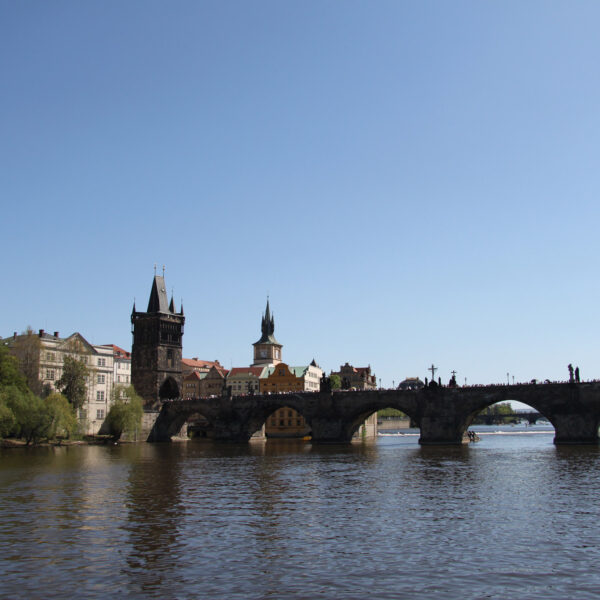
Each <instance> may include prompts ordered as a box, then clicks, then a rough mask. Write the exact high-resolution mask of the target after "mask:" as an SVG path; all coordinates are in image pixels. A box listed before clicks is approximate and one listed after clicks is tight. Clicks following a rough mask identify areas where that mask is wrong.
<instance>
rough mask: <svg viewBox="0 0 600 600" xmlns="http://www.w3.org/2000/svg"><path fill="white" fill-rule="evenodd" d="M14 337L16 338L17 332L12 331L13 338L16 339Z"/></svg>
mask: <svg viewBox="0 0 600 600" xmlns="http://www.w3.org/2000/svg"><path fill="white" fill-rule="evenodd" d="M16 339H17V332H16V331H15V332H14V333H13V340H16Z"/></svg>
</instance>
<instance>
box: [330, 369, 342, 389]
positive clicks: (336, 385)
mask: <svg viewBox="0 0 600 600" xmlns="http://www.w3.org/2000/svg"><path fill="white" fill-rule="evenodd" d="M329 383H330V384H331V389H332V390H339V389H341V388H342V380H341V379H340V376H339V375H337V374H336V373H332V374H331V375H330V376H329Z"/></svg>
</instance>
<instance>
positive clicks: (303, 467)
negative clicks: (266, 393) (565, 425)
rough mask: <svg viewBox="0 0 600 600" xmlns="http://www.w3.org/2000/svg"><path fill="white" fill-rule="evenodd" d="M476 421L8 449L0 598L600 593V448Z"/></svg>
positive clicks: (0, 497)
mask: <svg viewBox="0 0 600 600" xmlns="http://www.w3.org/2000/svg"><path fill="white" fill-rule="evenodd" d="M474 429H475V430H478V431H480V432H481V435H480V438H481V439H480V441H479V442H477V443H475V444H471V445H469V446H465V447H462V448H456V447H443V448H442V447H423V448H422V447H420V446H419V445H418V443H417V440H418V436H417V435H414V434H413V435H411V432H404V433H408V435H401V436H393V435H392V436H384V437H380V438H379V439H378V440H377V441H375V442H364V443H362V442H359V443H353V444H351V445H331V446H328V445H324V446H316V445H315V446H312V445H311V444H310V443H307V442H291V441H288V442H286V441H269V442H267V443H260V442H259V443H254V442H253V443H250V444H241V445H231V444H214V443H211V442H188V443H173V444H170V445H150V444H131V445H120V446H83V447H68V448H64V447H63V448H34V449H15V450H0V540H1V548H2V551H1V553H0V597H2V598H3V599H6V598H10V599H12V598H15V599H16V598H44V599H50V598H71V597H78V598H110V597H129V598H195V599H196V598H197V599H206V598H227V599H232V600H233V599H244V600H246V599H281V598H285V599H287V598H294V599H312V598H322V599H329V598H332V599H333V598H336V599H338V598H339V599H354V598H356V599H359V598H360V599H363V598H364V599H366V598H394V599H396V598H419V599H430V598H461V599H462V598H498V599H507V598H519V599H524V598H544V599H551V598H557V599H558V598H560V599H561V600H564V599H565V598H598V597H600V569H599V568H598V564H599V561H600V504H599V502H598V500H599V498H600V450H599V449H598V448H597V447H555V446H554V445H553V443H552V439H553V433H552V432H551V431H548V428H544V427H539V426H538V427H532V428H519V427H517V428H512V429H511V428H509V429H505V430H504V433H502V432H498V429H499V428H486V427H483V426H482V427H479V428H478V427H475V428H474ZM413 433H414V432H413Z"/></svg>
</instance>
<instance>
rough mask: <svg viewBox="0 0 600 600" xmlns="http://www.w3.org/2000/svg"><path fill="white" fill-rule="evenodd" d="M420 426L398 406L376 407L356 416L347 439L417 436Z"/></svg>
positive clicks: (371, 407) (352, 420)
mask: <svg viewBox="0 0 600 600" xmlns="http://www.w3.org/2000/svg"><path fill="white" fill-rule="evenodd" d="M418 429H419V424H418V423H417V422H416V420H415V419H414V418H413V417H411V416H410V415H409V414H408V413H406V412H404V411H402V410H400V409H399V408H398V407H396V406H389V405H384V404H381V405H376V406H369V407H368V408H366V409H363V410H362V411H361V412H360V413H358V414H356V415H354V416H353V417H352V419H351V421H350V423H349V427H348V431H347V437H348V439H352V440H357V439H365V438H376V437H378V436H382V435H401V434H414V435H417V434H418V431H415V430H418Z"/></svg>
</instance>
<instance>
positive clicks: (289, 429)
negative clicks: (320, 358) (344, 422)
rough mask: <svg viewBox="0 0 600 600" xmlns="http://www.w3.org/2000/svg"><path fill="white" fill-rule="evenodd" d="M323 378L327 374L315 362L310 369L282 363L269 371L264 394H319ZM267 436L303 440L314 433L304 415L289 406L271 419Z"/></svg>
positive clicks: (266, 372)
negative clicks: (311, 431) (300, 438)
mask: <svg viewBox="0 0 600 600" xmlns="http://www.w3.org/2000/svg"><path fill="white" fill-rule="evenodd" d="M322 376H323V371H322V370H321V369H320V368H319V366H318V365H317V363H316V362H315V361H314V360H313V361H312V363H311V364H310V365H308V366H306V367H290V366H289V365H287V364H286V363H279V364H278V365H275V366H273V367H268V368H267V369H266V371H265V374H264V376H263V378H262V379H261V380H260V393H261V394H281V393H286V392H306V391H312V392H318V391H319V382H320V381H321V377H322ZM265 433H266V435H267V437H303V436H305V435H307V434H308V433H310V429H309V427H308V426H307V424H306V421H305V420H304V417H303V416H302V415H301V414H299V413H298V412H296V411H295V410H293V409H291V408H289V407H287V406H286V407H284V408H280V409H278V410H276V411H275V412H274V413H273V414H272V415H271V416H270V417H269V418H268V419H267V423H266V427H265Z"/></svg>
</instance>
